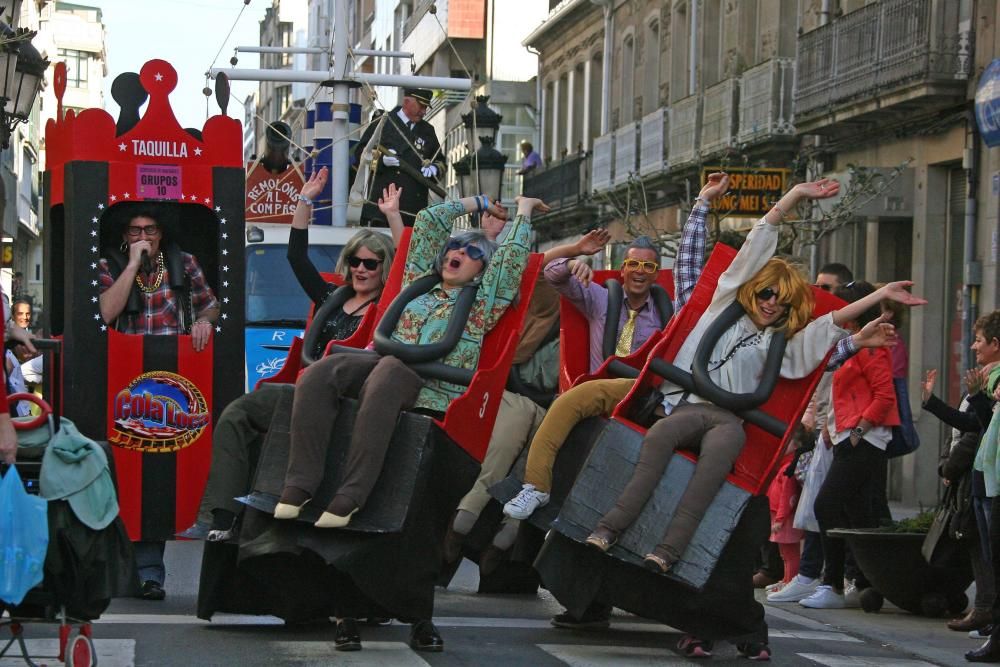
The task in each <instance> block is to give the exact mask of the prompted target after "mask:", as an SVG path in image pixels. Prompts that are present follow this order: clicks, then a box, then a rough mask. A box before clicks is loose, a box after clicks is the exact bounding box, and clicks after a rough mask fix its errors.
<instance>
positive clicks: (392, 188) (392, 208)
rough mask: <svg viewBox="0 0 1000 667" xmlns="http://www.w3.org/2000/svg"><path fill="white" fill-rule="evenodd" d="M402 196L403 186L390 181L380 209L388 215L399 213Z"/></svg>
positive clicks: (382, 197) (380, 203)
mask: <svg viewBox="0 0 1000 667" xmlns="http://www.w3.org/2000/svg"><path fill="white" fill-rule="evenodd" d="M324 169H326V167H324ZM402 196H403V188H397V187H396V184H395V183H390V184H389V187H387V188H385V189H383V190H382V196H381V197H379V200H378V210H380V211H382V213H384V214H385V215H386V216H388V215H389V214H391V213H399V198H400V197H402Z"/></svg>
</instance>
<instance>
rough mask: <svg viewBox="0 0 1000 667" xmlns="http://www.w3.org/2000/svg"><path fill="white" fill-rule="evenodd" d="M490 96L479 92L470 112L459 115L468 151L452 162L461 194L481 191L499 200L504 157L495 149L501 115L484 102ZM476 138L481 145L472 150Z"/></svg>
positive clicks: (504, 164) (505, 164) (505, 161)
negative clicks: (465, 135) (465, 133)
mask: <svg viewBox="0 0 1000 667" xmlns="http://www.w3.org/2000/svg"><path fill="white" fill-rule="evenodd" d="M489 99H490V98H489V95H479V96H478V97H476V99H475V100H474V101H473V102H472V111H470V112H469V113H467V114H462V124H463V125H465V131H466V132H467V134H468V139H467V143H466V146H467V147H468V148H469V153H468V154H466V156H465V157H463V158H462V159H461V160H459V161H458V162H456V163H455V173H456V174H458V179H459V186H460V187H461V189H462V194H463V195H464V196H466V197H470V196H472V195H477V194H484V195H487V196H488V197H489V198H490V199H491V200H499V199H500V194H501V187H502V186H503V170H504V168H505V167H506V166H507V156H506V155H504V154H503V153H501V152H500V151H498V150H497V149H496V148H494V146H495V145H496V141H497V130H498V129H500V121H502V120H503V116H501V115H500V114H498V113H497V112H496V111H494V110H493V109H491V108H489V107H488V106H487V105H486V103H487V102H489ZM476 139H479V143H480V144H481V145H480V147H479V150H477V151H476V152H475V153H473V152H472V147H473V146H475V144H476Z"/></svg>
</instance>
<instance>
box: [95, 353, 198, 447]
mask: <svg viewBox="0 0 1000 667" xmlns="http://www.w3.org/2000/svg"><path fill="white" fill-rule="evenodd" d="M211 419H212V415H211V413H210V412H209V411H208V406H207V404H206V402H205V397H204V396H203V395H202V393H201V391H199V390H198V387H196V386H195V385H194V383H192V382H191V381H190V380H188V379H187V378H185V377H183V376H181V375H178V374H176V373H169V372H167V371H151V372H149V373H143V374H142V375H140V376H139V377H137V378H135V379H134V380H132V382H130V383H129V385H128V386H127V387H125V388H124V389H122V390H121V391H119V392H118V394H117V395H116V396H115V401H114V425H113V427H112V432H111V436H110V437H109V438H108V440H109V441H110V442H111V444H113V445H117V446H119V447H124V448H126V449H137V450H140V451H144V452H175V451H177V450H179V449H184V448H185V447H187V446H188V445H190V444H191V443H193V442H194V441H195V440H197V439H198V438H199V437H200V436H201V433H202V431H204V430H205V427H206V426H208V424H209V422H210V421H211Z"/></svg>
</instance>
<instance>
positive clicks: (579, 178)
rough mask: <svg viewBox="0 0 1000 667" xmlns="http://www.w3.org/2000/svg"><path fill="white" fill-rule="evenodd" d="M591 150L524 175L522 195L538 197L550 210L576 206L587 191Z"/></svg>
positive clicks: (587, 193)
mask: <svg viewBox="0 0 1000 667" xmlns="http://www.w3.org/2000/svg"><path fill="white" fill-rule="evenodd" d="M589 171H590V154H589V153H585V154H583V155H574V156H573V157H567V158H564V159H563V160H562V161H561V162H557V163H554V164H551V165H548V166H547V168H546V169H545V170H543V171H540V172H537V173H531V174H528V175H527V176H525V177H524V195H525V196H526V197H539V198H540V199H542V200H543V201H544V202H545V203H546V204H548V205H549V206H551V207H552V210H553V211H558V210H559V209H561V208H566V207H569V206H575V205H577V204H580V203H582V202H583V200H584V199H585V198H586V197H587V196H588V195H589V193H590V178H589V177H590V174H589Z"/></svg>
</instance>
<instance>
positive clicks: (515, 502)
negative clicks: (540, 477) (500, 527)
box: [503, 484, 549, 520]
mask: <svg viewBox="0 0 1000 667" xmlns="http://www.w3.org/2000/svg"><path fill="white" fill-rule="evenodd" d="M548 502H549V494H547V493H542V492H541V491H539V490H538V489H536V488H535V485H534V484H525V485H524V486H523V487H521V492H520V493H518V494H517V495H516V496H514V497H513V498H511V499H510V501H508V503H507V504H506V505H504V506H503V513H504V514H506V515H507V516H509V517H510V518H512V519H521V520H524V519H527V518H528V517H529V516H531V514H532V512H534V511H535V510H537V509H538V508H539V507H543V506H545V505H547V504H548Z"/></svg>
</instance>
